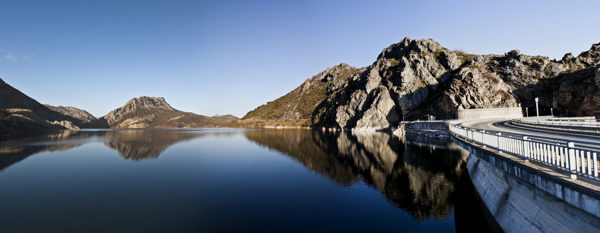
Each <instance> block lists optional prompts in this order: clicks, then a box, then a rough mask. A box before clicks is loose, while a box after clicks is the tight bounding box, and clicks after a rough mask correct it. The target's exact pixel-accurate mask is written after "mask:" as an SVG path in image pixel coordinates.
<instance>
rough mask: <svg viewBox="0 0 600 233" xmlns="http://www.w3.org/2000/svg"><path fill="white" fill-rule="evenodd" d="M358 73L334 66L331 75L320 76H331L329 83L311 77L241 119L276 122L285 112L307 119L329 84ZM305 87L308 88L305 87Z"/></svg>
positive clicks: (318, 77) (325, 92) (345, 66)
mask: <svg viewBox="0 0 600 233" xmlns="http://www.w3.org/2000/svg"><path fill="white" fill-rule="evenodd" d="M358 71H359V69H357V68H354V67H351V66H348V65H345V64H344V65H338V66H335V67H334V68H333V69H332V70H331V73H328V74H327V73H326V74H323V75H322V76H323V77H325V78H327V77H329V76H333V79H332V80H331V81H328V80H327V79H325V78H323V79H324V80H320V77H321V76H316V77H313V78H312V79H311V80H309V82H305V83H304V84H302V85H300V86H299V87H297V88H296V89H294V90H293V91H291V92H290V93H288V94H286V95H284V96H282V97H280V98H278V99H276V100H274V101H271V102H268V103H267V104H265V105H261V106H259V107H257V108H256V109H254V110H252V111H250V112H248V113H247V114H246V116H244V117H243V118H242V119H244V120H248V119H262V120H277V119H281V118H282V117H283V116H284V113H285V112H286V111H291V112H296V113H298V114H299V116H298V117H299V119H309V118H310V117H311V116H312V114H313V112H314V111H315V108H316V107H317V106H318V105H319V103H321V102H322V101H323V100H325V98H327V85H328V84H329V83H331V82H332V81H338V80H345V79H348V77H350V76H351V75H353V74H355V73H357V72H358ZM306 85H309V86H308V87H305V86H306ZM305 126H308V125H305Z"/></svg>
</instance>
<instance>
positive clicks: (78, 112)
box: [44, 104, 98, 124]
mask: <svg viewBox="0 0 600 233" xmlns="http://www.w3.org/2000/svg"><path fill="white" fill-rule="evenodd" d="M44 106H46V107H47V108H49V109H51V110H52V111H55V112H58V113H60V114H63V115H66V116H70V117H73V118H77V119H79V120H81V123H83V124H85V123H92V122H94V121H96V120H98V119H96V117H95V116H94V115H92V114H90V113H89V112H87V111H85V110H82V109H78V108H75V107H71V106H60V105H59V106H52V105H49V104H44Z"/></svg>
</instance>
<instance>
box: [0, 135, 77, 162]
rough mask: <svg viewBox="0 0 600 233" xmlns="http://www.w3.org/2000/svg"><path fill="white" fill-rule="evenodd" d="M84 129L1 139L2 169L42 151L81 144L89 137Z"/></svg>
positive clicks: (63, 149)
mask: <svg viewBox="0 0 600 233" xmlns="http://www.w3.org/2000/svg"><path fill="white" fill-rule="evenodd" d="M88 137H89V135H88V133H87V132H83V131H68V130H66V131H52V132H44V133H41V134H37V135H35V136H30V137H23V138H19V139H13V140H7V141H0V171H2V170H4V169H6V168H7V167H10V166H12V165H13V164H15V163H18V162H20V161H22V160H24V159H26V158H27V157H29V156H31V155H33V154H37V153H41V152H54V151H65V150H69V149H71V148H74V147H77V146H80V145H82V144H83V143H84V141H83V140H84V139H85V138H88Z"/></svg>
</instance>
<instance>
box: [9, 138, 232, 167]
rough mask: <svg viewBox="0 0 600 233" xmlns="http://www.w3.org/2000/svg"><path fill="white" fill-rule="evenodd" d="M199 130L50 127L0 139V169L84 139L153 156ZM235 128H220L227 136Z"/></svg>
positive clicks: (129, 154)
mask: <svg viewBox="0 0 600 233" xmlns="http://www.w3.org/2000/svg"><path fill="white" fill-rule="evenodd" d="M199 132H202V131H200V130H189V131H188V133H186V131H182V130H171V129H145V130H101V131H91V130H90V131H87V130H81V131H69V130H65V131H50V132H43V133H40V134H37V135H34V136H26V137H22V138H18V139H13V140H6V141H0V171H2V170H4V169H6V168H7V167H10V166H12V165H13V164H15V163H18V162H20V161H22V160H24V159H26V158H27V157H29V156H31V155H34V154H38V153H42V152H55V151H65V150H69V149H72V148H75V147H78V146H81V145H83V144H86V143H92V142H99V143H103V144H104V145H106V146H107V147H109V148H112V149H114V150H116V151H117V152H118V153H119V155H120V156H121V157H122V158H123V159H127V160H133V161H140V160H145V159H156V158H158V157H159V156H160V154H161V153H162V152H163V151H164V150H165V149H167V148H168V147H169V146H171V145H173V144H175V143H178V142H183V141H188V140H192V139H194V138H198V137H202V136H204V135H206V134H203V133H199ZM231 134H235V132H220V133H219V135H222V136H228V135H231Z"/></svg>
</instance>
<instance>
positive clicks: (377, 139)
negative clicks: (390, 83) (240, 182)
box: [245, 130, 467, 219]
mask: <svg viewBox="0 0 600 233" xmlns="http://www.w3.org/2000/svg"><path fill="white" fill-rule="evenodd" d="M245 135H246V137H247V138H248V139H250V140H251V141H253V142H255V143H257V144H258V145H261V146H265V147H267V148H269V149H271V150H276V151H279V152H281V153H283V154H286V155H288V156H290V157H291V158H293V159H294V160H296V161H298V162H300V163H301V164H303V165H304V166H306V168H308V169H309V170H311V171H314V172H316V173H318V174H320V175H322V176H323V177H326V178H328V179H330V180H332V181H334V182H336V183H337V184H339V185H342V186H347V187H349V186H352V185H354V184H355V183H356V182H358V181H360V180H363V181H364V182H365V183H366V184H368V185H371V186H373V187H375V188H376V189H377V190H379V191H380V192H381V193H382V194H383V195H384V196H385V197H386V198H387V199H388V200H389V201H390V202H391V203H392V204H393V205H395V206H397V207H399V208H401V209H405V210H407V211H409V212H410V213H411V214H412V216H413V217H414V218H416V219H428V218H437V219H442V218H446V217H448V216H449V215H451V214H452V211H453V209H454V204H453V202H452V195H453V194H454V193H455V191H456V186H457V184H458V180H459V178H460V177H461V175H462V174H464V173H463V172H464V171H465V169H466V158H467V156H466V154H461V151H460V150H459V148H456V147H454V146H453V145H452V144H451V143H449V142H444V141H439V140H436V141H435V142H433V143H432V142H428V141H427V140H430V139H427V138H410V139H407V140H404V142H403V141H401V140H398V139H397V138H393V137H392V136H391V135H389V134H384V133H368V134H366V133H354V134H352V133H349V132H338V133H324V132H321V131H309V130H297V131H296V130H254V131H246V132H245Z"/></svg>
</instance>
